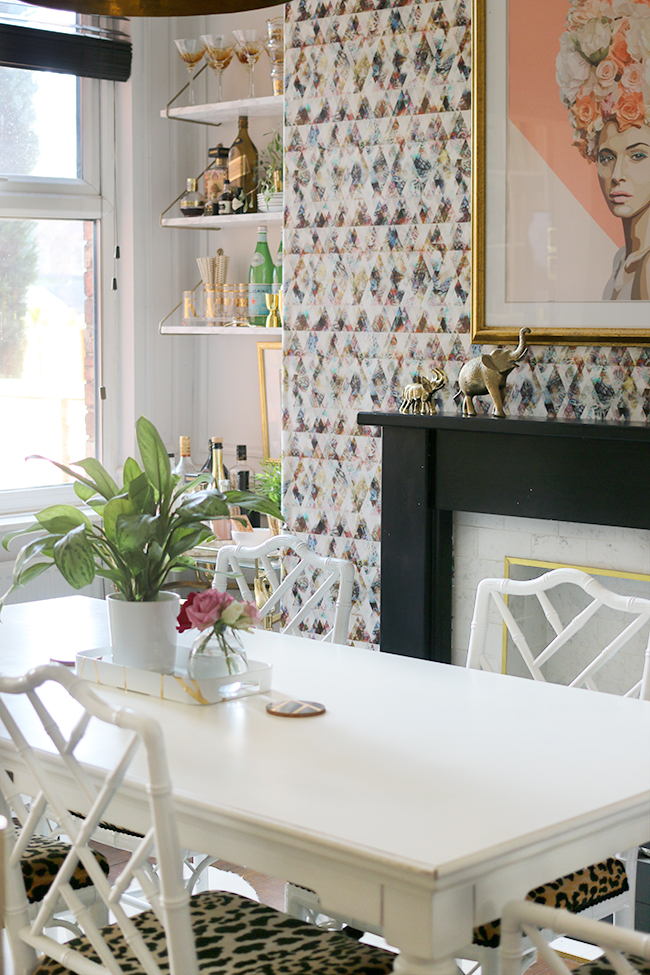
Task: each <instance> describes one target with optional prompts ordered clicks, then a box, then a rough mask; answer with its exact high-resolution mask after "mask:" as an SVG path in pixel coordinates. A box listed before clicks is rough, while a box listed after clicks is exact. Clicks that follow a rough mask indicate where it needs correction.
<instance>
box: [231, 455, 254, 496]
mask: <svg viewBox="0 0 650 975" xmlns="http://www.w3.org/2000/svg"><path fill="white" fill-rule="evenodd" d="M250 475H251V469H250V467H249V466H248V464H247V463H246V447H245V446H244V444H238V445H237V463H236V464H235V466H234V467H232V468H231V469H230V486H231V488H232V489H233V491H248V490H249V489H250Z"/></svg>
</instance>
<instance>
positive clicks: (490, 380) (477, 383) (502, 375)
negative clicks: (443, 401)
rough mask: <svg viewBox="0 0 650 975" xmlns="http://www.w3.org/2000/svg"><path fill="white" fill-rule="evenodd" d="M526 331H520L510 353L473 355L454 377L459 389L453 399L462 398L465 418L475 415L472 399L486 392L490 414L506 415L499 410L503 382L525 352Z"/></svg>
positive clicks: (495, 352)
mask: <svg viewBox="0 0 650 975" xmlns="http://www.w3.org/2000/svg"><path fill="white" fill-rule="evenodd" d="M529 332H530V329H529V328H522V329H521V330H520V332H519V345H518V346H517V348H516V349H514V351H510V349H495V350H494V352H492V353H490V355H482V356H477V358H476V359H470V360H469V362H466V363H465V365H464V366H463V368H462V369H461V370H460V373H459V376H458V383H459V385H460V390H459V391H458V392H457V393H456V395H455V396H454V399H455V400H458V399H459V398H460V397H461V396H462V395H464V397H465V399H464V401H463V413H464V415H465V416H476V408H475V406H474V397H475V396H485V395H486V393H489V394H490V396H491V397H492V402H493V403H494V407H493V409H492V415H493V416H505V415H506V414H505V412H504V409H503V395H504V393H505V389H506V379H507V378H508V376H509V375H510V373H511V372H512V370H513V369H514V368H515V366H516V364H517V363H518V362H519V360H520V359H521V357H522V356H523V355H524V353H525V351H526V335H528V333H529Z"/></svg>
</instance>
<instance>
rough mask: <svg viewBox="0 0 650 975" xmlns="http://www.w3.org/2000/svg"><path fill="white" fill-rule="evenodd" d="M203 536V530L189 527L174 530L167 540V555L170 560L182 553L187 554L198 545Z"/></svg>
mask: <svg viewBox="0 0 650 975" xmlns="http://www.w3.org/2000/svg"><path fill="white" fill-rule="evenodd" d="M205 534H206V532H205V530H204V529H202V528H195V527H194V526H191V525H187V526H185V527H183V528H178V529H176V530H175V531H174V532H172V535H171V537H170V539H169V544H168V545H167V555H168V556H169V558H170V559H175V558H177V557H178V556H179V555H182V554H183V553H184V552H189V550H190V549H191V548H194V546H195V545H198V544H199V543H200V541H201V540H202V538H203V537H204V535H205Z"/></svg>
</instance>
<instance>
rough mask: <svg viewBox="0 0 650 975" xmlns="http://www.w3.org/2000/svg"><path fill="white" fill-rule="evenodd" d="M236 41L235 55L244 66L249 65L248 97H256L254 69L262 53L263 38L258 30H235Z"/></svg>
mask: <svg viewBox="0 0 650 975" xmlns="http://www.w3.org/2000/svg"><path fill="white" fill-rule="evenodd" d="M233 34H234V35H235V40H236V41H237V47H236V48H235V54H236V55H237V57H238V59H239V60H240V61H241V63H242V64H247V65H248V71H249V83H248V97H249V98H254V97H255V88H254V85H253V69H254V68H255V65H256V64H257V62H258V60H259V57H260V54H261V53H262V47H263V46H264V45H263V38H262V37H261V35H260V32H259V31H258V30H234V31H233Z"/></svg>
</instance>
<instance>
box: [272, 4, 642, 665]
mask: <svg viewBox="0 0 650 975" xmlns="http://www.w3.org/2000/svg"><path fill="white" fill-rule="evenodd" d="M286 11H287V13H286V33H285V43H286V46H287V52H286V58H285V92H286V95H285V98H286V109H285V148H286V181H285V208H286V209H285V232H284V250H285V271H284V280H285V289H286V290H285V294H286V300H285V308H284V326H285V333H284V433H283V465H284V466H283V472H284V481H285V501H284V506H285V514H286V516H287V521H288V524H289V526H290V528H291V529H292V530H293V531H295V532H297V533H299V534H300V535H301V536H302V537H303V538H305V540H306V541H307V542H308V544H309V545H310V547H312V548H314V549H315V550H316V551H318V552H319V553H320V554H323V555H333V556H340V557H344V558H348V559H351V560H352V561H353V562H354V564H355V567H356V570H357V586H356V590H355V594H354V604H353V611H352V618H351V624H350V639H351V641H352V642H354V643H362V644H368V645H371V646H377V645H378V643H379V572H380V513H381V491H380V482H381V439H380V438H379V437H378V436H377V435H376V434H377V430H376V428H360V427H359V426H357V424H356V415H357V413H358V412H359V411H360V410H383V411H390V410H396V409H397V408H398V406H399V402H400V393H401V389H402V387H403V385H404V384H405V383H407V382H412V381H413V380H414V379H415V378H416V376H417V375H418V374H419V373H420V372H421V371H424V372H425V373H429V372H430V370H431V369H432V368H433V367H437V368H440V369H442V370H444V372H445V374H446V376H447V385H446V386H445V387H443V389H442V390H440V391H439V392H438V393H437V394H436V406H437V409H438V410H439V411H440V410H442V411H445V412H457V411H458V410H459V407H458V406H457V405H456V403H455V402H454V401H453V394H454V392H455V391H456V389H457V388H458V387H457V377H458V372H459V370H460V367H461V365H462V363H463V362H464V361H465V360H466V359H467V358H469V357H470V356H471V355H476V354H478V353H479V352H480V347H478V346H477V347H472V346H471V344H470V339H469V325H470V319H469V316H470V270H471V268H470V257H471V255H470V247H471V233H470V229H471V228H470V219H471V197H470V150H471V145H470V139H471V131H470V130H471V115H470V107H471V98H470V85H471V77H470V72H471V63H470V52H471V38H470V20H469V11H470V5H469V3H465V2H464V0H442V2H435V3H417V2H410V3H401V4H400V3H392V4H391V3H389V0H331V2H330V0H292V2H291V3H288V4H287V7H286ZM486 351H488V349H487V347H486ZM477 407H478V408H479V409H481V408H482V409H484V410H485V411H487V409H488V402H487V400H477ZM507 409H508V410H509V411H510V412H511V413H512V412H514V413H519V414H521V415H528V416H557V417H570V418H573V417H585V418H587V417H602V418H604V417H607V418H612V419H613V418H615V419H634V420H637V419H638V420H645V419H647V417H648V414H649V413H650V349H639V348H636V349H635V348H606V347H602V348H601V347H599V348H566V347H542V346H537V347H535V346H533V347H532V349H531V350H530V352H529V353H528V355H527V357H526V360H525V361H524V363H523V364H522V365H521V366H520V367H519V368H518V369H517V370H516V372H515V373H513V375H512V378H511V380H510V384H509V396H508V399H507ZM322 612H323V614H325V616H327V614H331V612H332V607H331V606H329V607H326V608H325V609H324V610H323V611H322ZM323 622H324V621H323V619H321V620H316V622H315V627H316V629H317V630H320V629H322V627H323Z"/></svg>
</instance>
